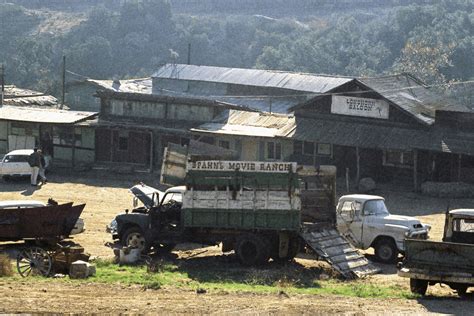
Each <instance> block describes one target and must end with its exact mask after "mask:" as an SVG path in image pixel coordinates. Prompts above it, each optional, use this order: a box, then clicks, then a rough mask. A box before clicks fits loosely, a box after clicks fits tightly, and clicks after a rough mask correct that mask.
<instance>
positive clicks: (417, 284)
mask: <svg viewBox="0 0 474 316" xmlns="http://www.w3.org/2000/svg"><path fill="white" fill-rule="evenodd" d="M427 289H428V281H426V280H420V279H410V290H411V292H412V293H413V294H419V295H425V294H426V290H427Z"/></svg>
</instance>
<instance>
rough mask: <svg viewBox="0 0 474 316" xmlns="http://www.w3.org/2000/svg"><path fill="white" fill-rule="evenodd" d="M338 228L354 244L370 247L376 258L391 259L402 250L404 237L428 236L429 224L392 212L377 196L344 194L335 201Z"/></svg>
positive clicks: (403, 248)
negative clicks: (392, 213) (336, 202)
mask: <svg viewBox="0 0 474 316" xmlns="http://www.w3.org/2000/svg"><path fill="white" fill-rule="evenodd" d="M336 212H337V228H338V230H339V232H340V233H341V234H343V235H344V236H345V237H346V238H348V239H349V240H350V241H351V242H352V243H353V244H354V246H356V247H358V248H360V249H364V250H365V249H368V248H370V247H373V248H374V250H375V257H376V258H377V260H379V261H381V262H384V263H390V262H394V261H395V260H396V259H397V257H398V254H399V253H402V254H403V253H404V251H405V238H407V237H408V238H417V239H428V232H429V230H430V229H431V226H429V225H427V224H422V223H421V222H420V221H419V220H418V219H416V218H414V217H411V216H401V215H391V214H390V213H389V212H388V210H387V207H386V206H385V199H384V198H383V197H381V196H376V195H365V194H351V195H344V196H342V197H341V198H340V199H339V202H338V204H337V211H336Z"/></svg>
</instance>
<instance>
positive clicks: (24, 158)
mask: <svg viewBox="0 0 474 316" xmlns="http://www.w3.org/2000/svg"><path fill="white" fill-rule="evenodd" d="M28 157H29V156H27V155H7V156H5V158H4V159H3V162H28Z"/></svg>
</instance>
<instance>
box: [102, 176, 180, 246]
mask: <svg viewBox="0 0 474 316" xmlns="http://www.w3.org/2000/svg"><path fill="white" fill-rule="evenodd" d="M185 189H186V188H185V187H184V186H178V187H172V188H170V189H168V190H166V191H165V192H162V191H160V190H157V189H155V188H152V187H150V186H147V185H145V184H143V183H140V184H137V185H135V186H133V187H132V188H130V192H131V193H132V194H133V195H134V198H133V206H134V208H133V210H132V211H129V210H125V212H124V213H122V214H119V215H117V216H116V217H115V219H114V220H112V222H111V223H110V224H109V225H108V226H107V228H106V231H107V232H108V233H110V234H112V239H114V240H115V239H119V240H120V242H121V244H122V245H123V246H126V247H132V248H139V249H140V250H142V252H147V251H148V250H150V248H152V247H154V248H155V249H156V250H166V251H170V250H172V249H173V247H174V246H175V243H174V241H169V242H168V241H167V240H166V238H165V239H163V238H159V239H158V238H157V236H155V234H154V233H155V232H156V231H155V230H153V229H150V226H151V225H152V224H153V226H154V225H155V224H157V225H161V224H163V223H164V222H165V221H166V222H168V221H171V220H172V219H174V222H173V223H171V222H169V223H168V225H170V227H171V226H173V225H174V226H177V225H178V223H179V213H180V212H181V205H182V200H183V198H182V194H183V192H184V191H185ZM138 201H140V202H141V203H142V205H138ZM157 221H159V223H157ZM158 240H159V241H160V242H153V241H158Z"/></svg>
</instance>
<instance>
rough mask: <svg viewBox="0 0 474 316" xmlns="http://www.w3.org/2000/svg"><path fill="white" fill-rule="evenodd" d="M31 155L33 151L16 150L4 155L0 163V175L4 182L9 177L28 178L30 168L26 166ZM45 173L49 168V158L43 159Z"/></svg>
mask: <svg viewBox="0 0 474 316" xmlns="http://www.w3.org/2000/svg"><path fill="white" fill-rule="evenodd" d="M32 153H33V149H17V150H13V151H11V152H9V153H8V154H6V155H5V156H4V157H3V159H2V160H1V161H0V175H1V176H2V177H3V179H4V180H9V179H10V178H11V177H21V176H30V175H31V167H30V165H29V164H28V157H29V156H30V155H31V154H32ZM44 159H45V162H46V166H45V168H46V171H48V169H49V167H50V166H51V156H45V157H44Z"/></svg>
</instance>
